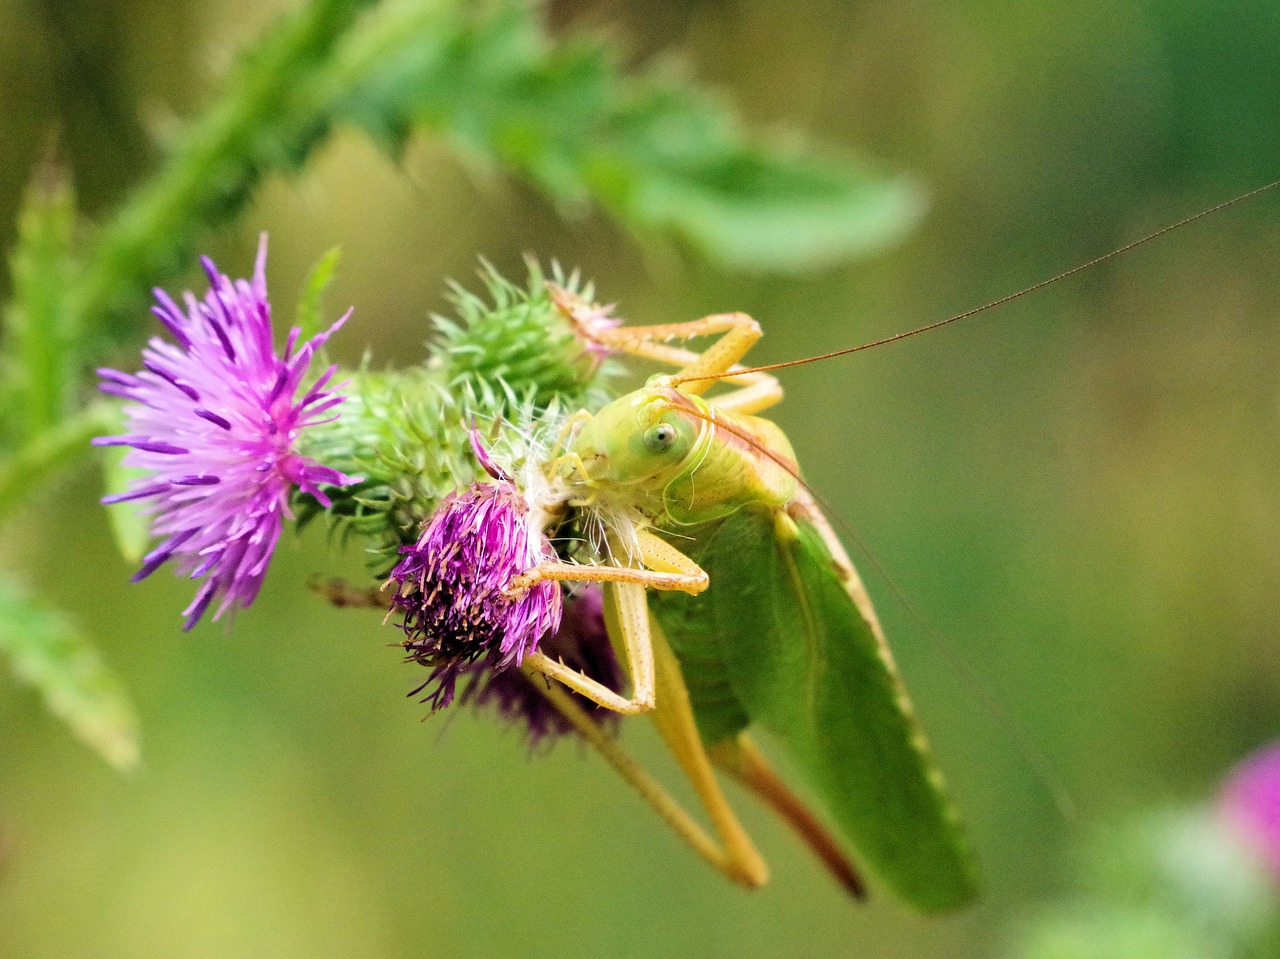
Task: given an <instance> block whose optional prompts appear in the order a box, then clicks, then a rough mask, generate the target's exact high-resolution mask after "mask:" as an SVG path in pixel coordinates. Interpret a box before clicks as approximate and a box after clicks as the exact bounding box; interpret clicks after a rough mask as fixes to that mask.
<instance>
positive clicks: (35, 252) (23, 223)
mask: <svg viewBox="0 0 1280 959" xmlns="http://www.w3.org/2000/svg"><path fill="white" fill-rule="evenodd" d="M75 223H76V210H75V196H74V194H73V193H72V190H71V184H70V181H69V180H68V178H67V175H66V171H65V170H64V169H63V168H62V166H61V165H60V164H59V163H58V162H57V161H56V160H54V159H52V158H48V159H46V160H44V161H43V162H42V163H41V164H40V165H39V167H38V168H37V170H36V172H35V175H34V177H33V178H32V181H31V184H30V185H29V186H28V187H27V190H26V193H25V194H24V196H23V200H22V207H21V210H20V211H19V213H18V242H17V246H16V248H15V249H14V252H13V255H12V256H11V257H10V260H9V268H10V271H11V275H12V278H13V301H12V302H11V303H10V304H9V308H8V309H7V310H6V313H5V319H6V327H7V338H6V344H5V345H6V350H7V353H8V357H7V364H6V365H7V366H8V367H9V370H8V372H9V374H10V375H11V377H12V380H13V384H14V385H13V387H12V389H13V397H14V402H13V417H12V420H11V421H10V420H9V418H8V417H6V421H7V422H11V424H12V428H13V431H14V434H15V435H13V436H11V437H10V439H11V440H17V439H19V438H20V439H24V440H28V441H30V440H34V439H36V438H38V437H39V436H40V435H41V434H42V433H43V432H45V431H47V430H49V429H51V428H52V427H54V426H55V425H56V424H57V423H59V422H60V421H61V420H62V418H63V417H64V416H65V415H66V414H67V412H68V410H69V409H70V406H71V400H72V387H73V385H74V383H75V373H76V359H75V356H74V350H75V348H76V346H77V345H78V344H77V342H76V336H75V329H74V327H73V320H72V316H71V311H70V309H69V306H68V302H67V295H68V291H69V290H70V289H71V285H72V280H73V277H74V276H75V268H74V264H73V261H72V239H73V235H74V231H75Z"/></svg>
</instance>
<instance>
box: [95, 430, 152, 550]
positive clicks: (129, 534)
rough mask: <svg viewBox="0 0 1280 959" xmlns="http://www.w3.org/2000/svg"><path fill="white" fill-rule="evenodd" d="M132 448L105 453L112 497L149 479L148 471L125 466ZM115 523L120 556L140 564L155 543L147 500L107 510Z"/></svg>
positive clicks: (105, 472)
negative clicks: (139, 480) (152, 536)
mask: <svg viewBox="0 0 1280 959" xmlns="http://www.w3.org/2000/svg"><path fill="white" fill-rule="evenodd" d="M129 452H130V451H129V449H128V447H124V446H109V447H107V448H105V449H104V450H102V478H103V487H104V490H105V492H106V494H107V495H108V496H114V495H116V494H118V493H124V492H126V491H127V490H129V489H130V488H131V487H132V486H133V485H134V483H135V481H136V480H137V479H139V478H140V477H142V476H146V475H147V471H146V470H141V469H137V468H136V467H129V466H125V465H124V458H125V457H126V456H128V455H129ZM107 518H108V519H109V520H110V521H111V533H112V535H113V536H114V538H115V541H116V547H117V548H118V549H119V550H120V555H121V556H123V557H124V558H125V561H126V562H129V563H140V562H142V557H143V556H144V555H146V552H147V547H148V546H149V545H150V543H151V518H150V517H149V516H148V515H147V513H146V501H145V500H125V501H123V502H120V503H112V504H111V505H110V506H108V507H107Z"/></svg>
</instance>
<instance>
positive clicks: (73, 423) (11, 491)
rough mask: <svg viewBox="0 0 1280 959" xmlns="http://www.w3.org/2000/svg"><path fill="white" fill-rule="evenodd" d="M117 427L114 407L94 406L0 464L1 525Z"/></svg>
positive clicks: (95, 404)
mask: <svg viewBox="0 0 1280 959" xmlns="http://www.w3.org/2000/svg"><path fill="white" fill-rule="evenodd" d="M117 426H118V423H117V414H116V413H115V411H114V410H112V409H111V407H109V406H108V405H107V404H105V403H91V404H90V405H89V406H87V407H86V408H85V409H84V410H82V411H81V412H80V413H79V414H77V415H76V416H73V417H71V418H70V419H67V420H64V421H63V422H62V423H61V424H60V425H58V426H57V427H56V428H55V429H53V430H50V431H49V432H47V433H44V434H42V435H41V436H40V437H39V438H38V439H36V440H33V441H32V442H30V443H28V444H27V445H26V446H24V447H22V448H20V449H19V450H18V451H17V452H16V453H14V455H13V457H12V458H11V459H9V461H8V462H6V463H0V523H3V522H4V521H5V520H6V519H7V518H8V517H9V516H10V515H11V514H12V513H13V512H14V510H16V509H17V508H18V507H19V506H21V505H22V504H23V503H24V502H25V501H26V500H27V499H28V498H29V497H30V496H31V494H32V493H34V492H35V491H37V490H39V489H40V488H41V487H42V485H43V484H44V482H45V481H46V480H47V479H48V478H49V477H50V475H51V474H53V473H54V472H55V471H57V470H59V469H61V468H62V467H65V466H67V465H68V464H70V463H71V462H73V461H74V460H75V459H77V458H78V457H80V456H83V455H85V454H86V453H88V452H89V451H90V449H91V448H92V447H91V446H90V445H89V441H90V440H91V439H93V438H94V437H95V436H99V435H101V434H104V433H109V432H111V431H112V430H113V429H115V428H116V427H117Z"/></svg>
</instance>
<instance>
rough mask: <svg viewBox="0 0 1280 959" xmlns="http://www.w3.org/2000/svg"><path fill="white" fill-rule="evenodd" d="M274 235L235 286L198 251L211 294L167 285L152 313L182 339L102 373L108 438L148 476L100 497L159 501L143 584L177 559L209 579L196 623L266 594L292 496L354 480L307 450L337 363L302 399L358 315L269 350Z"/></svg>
mask: <svg viewBox="0 0 1280 959" xmlns="http://www.w3.org/2000/svg"><path fill="white" fill-rule="evenodd" d="M266 257H267V238H266V235H265V234H263V236H262V240H261V242H260V244H259V247H258V257H257V262H256V264H255V267H254V273H253V280H252V281H251V282H246V281H245V280H235V281H232V280H231V279H230V278H229V277H227V276H224V275H223V274H221V273H219V272H218V270H217V267H215V266H214V264H213V261H212V260H210V259H209V258H208V257H202V258H201V264H202V265H203V266H204V270H205V272H206V273H207V274H208V276H209V284H210V288H209V292H208V293H207V294H206V295H205V298H204V300H203V301H200V300H197V299H196V298H195V296H194V295H193V294H191V293H187V294H186V296H185V302H186V312H183V310H181V309H180V308H179V307H178V305H177V304H176V303H175V302H174V301H173V300H172V299H171V298H170V297H169V296H168V294H166V293H165V292H164V291H163V290H160V289H157V290H156V291H155V296H156V300H157V303H158V305H157V306H153V307H152V308H151V309H152V312H153V313H154V314H155V315H156V317H157V318H158V319H159V320H160V322H161V323H163V324H164V325H165V327H166V328H167V329H168V330H169V332H170V334H172V336H173V338H174V340H175V341H176V342H175V343H167V342H165V341H164V340H161V339H159V338H158V337H157V338H153V339H152V340H151V341H150V342H149V343H148V344H147V346H146V347H145V348H144V349H143V351H142V361H143V367H144V369H143V370H142V371H141V372H139V373H136V374H133V375H130V374H128V373H121V372H119V371H118V370H110V369H102V370H99V371H98V373H99V375H100V376H101V377H102V379H103V382H102V384H101V386H100V389H101V390H102V391H103V392H104V393H110V394H112V395H115V396H121V397H124V398H125V399H127V400H129V401H130V402H129V403H127V404H126V405H125V408H124V410H125V415H126V417H127V418H128V422H129V432H128V433H127V434H125V435H124V436H104V437H99V438H97V439H95V440H94V441H93V442H94V444H95V445H98V446H129V447H132V450H131V451H130V452H129V454H128V455H127V456H126V457H125V460H124V462H125V465H126V466H132V467H139V468H142V469H145V470H147V471H149V473H150V475H149V476H148V477H147V478H145V479H143V480H141V481H139V482H138V483H136V484H135V485H134V487H133V488H132V489H130V490H129V491H128V492H126V493H120V494H117V495H115V496H107V497H105V498H104V499H103V500H102V502H104V503H119V502H123V501H125V500H135V499H150V500H151V501H152V502H151V504H150V506H149V507H148V511H149V512H150V513H151V515H152V516H153V519H152V524H151V532H152V534H153V535H155V536H158V537H163V538H164V541H163V542H162V543H161V544H160V545H159V546H158V547H156V548H155V549H154V550H152V551H151V552H150V553H149V554H148V555H147V556H146V557H145V558H144V559H143V563H142V568H141V569H139V570H138V572H137V573H136V574H135V575H134V577H133V582H137V581H139V580H141V579H145V578H146V577H147V576H150V575H151V574H152V573H153V572H155V571H156V569H158V568H159V567H160V566H161V565H163V564H164V563H165V562H166V561H167V560H169V559H174V560H175V561H176V563H177V569H178V571H179V572H181V573H185V574H188V575H189V576H190V577H191V578H192V579H196V578H199V577H201V576H204V577H207V578H206V579H205V581H204V583H203V584H202V585H201V587H200V589H199V590H198V591H197V593H196V596H195V599H194V600H192V602H191V605H190V606H188V607H187V608H186V609H185V610H184V611H183V614H184V615H185V616H186V623H185V625H184V626H183V628H184V629H191V628H192V627H193V626H194V625H195V624H196V623H197V622H198V621H199V620H200V617H201V616H203V615H204V613H205V611H206V610H207V609H208V608H209V606H210V605H211V604H212V603H213V602H214V601H215V600H220V602H219V603H218V607H217V610H216V611H215V612H214V614H213V618H214V619H217V618H218V617H219V616H221V615H222V614H223V613H224V612H225V611H226V610H227V609H228V608H229V607H230V606H232V605H233V604H239V605H240V606H241V607H248V606H249V605H250V604H251V603H252V602H253V600H254V598H255V597H256V596H257V595H258V590H259V589H260V588H261V586H262V581H263V578H264V577H265V576H266V572H267V565H268V564H269V563H270V561H271V554H272V552H273V551H274V549H275V545H276V541H277V540H278V539H279V538H280V531H281V527H282V525H283V521H284V519H285V518H286V517H288V516H289V515H290V514H289V508H288V500H289V495H290V493H291V492H292V491H293V490H294V488H295V487H296V488H298V489H301V490H302V491H303V492H305V493H309V494H310V495H312V496H314V497H315V498H316V499H317V500H319V501H320V502H321V503H322V504H324V505H325V506H328V505H329V498H328V497H327V496H326V495H325V494H324V491H323V490H322V489H321V485H322V484H328V485H333V486H344V485H347V484H348V483H352V482H355V480H353V479H352V478H350V477H348V476H345V475H344V474H342V473H340V472H338V471H337V470H334V469H329V468H328V467H325V466H321V465H320V464H318V463H316V462H314V461H313V460H310V459H308V458H306V457H304V456H302V455H300V454H299V453H298V447H297V440H298V435H299V433H300V432H301V431H302V430H303V429H305V428H306V427H308V426H312V425H315V424H316V423H321V422H330V421H331V420H332V419H333V417H332V416H329V417H327V418H326V414H328V413H330V411H331V410H333V408H334V407H335V406H337V405H338V404H339V403H341V402H342V397H341V396H338V395H336V394H335V393H334V387H332V386H331V385H330V380H331V379H332V377H333V374H334V371H335V369H336V367H330V368H329V369H328V370H326V371H325V372H324V373H323V374H322V375H321V376H320V378H319V379H318V380H316V381H315V383H314V384H313V385H312V386H311V387H310V388H309V389H307V390H306V391H305V392H303V394H302V395H301V397H299V396H298V392H299V390H300V389H301V387H302V385H303V381H304V379H305V377H306V375H307V368H308V366H309V365H310V363H311V359H312V356H313V355H314V354H315V352H316V350H318V349H319V348H320V347H321V346H322V345H323V344H324V342H325V341H326V340H327V339H328V338H329V336H330V335H331V334H332V333H333V332H334V331H335V330H337V329H338V327H340V326H341V325H342V324H343V323H344V322H345V321H346V319H347V316H349V315H350V312H348V313H347V315H346V316H343V317H342V319H340V320H338V322H337V323H335V324H334V325H333V326H332V327H330V328H329V329H328V330H327V331H325V332H324V333H321V334H319V335H318V336H315V337H313V338H312V339H310V340H308V341H307V342H306V343H303V344H301V345H299V343H298V339H299V337H300V336H301V332H300V331H299V330H298V329H297V328H296V327H295V328H294V329H293V330H291V331H290V333H289V337H288V340H287V341H286V343H285V348H284V354H283V355H282V356H281V355H278V354H277V353H276V352H275V349H274V347H273V345H272V327H271V306H270V304H269V303H268V302H267V283H266V276H265V272H264V270H265V267H266Z"/></svg>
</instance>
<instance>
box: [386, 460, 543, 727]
mask: <svg viewBox="0 0 1280 959" xmlns="http://www.w3.org/2000/svg"><path fill="white" fill-rule="evenodd" d="M400 552H401V553H403V554H404V558H403V559H402V560H401V561H400V562H399V563H398V564H397V565H396V567H395V569H393V570H392V571H391V581H394V582H395V583H396V586H397V589H396V595H395V596H394V597H392V601H391V609H392V612H393V613H399V614H400V616H401V623H400V626H401V628H402V629H403V630H404V632H405V636H406V637H407V638H406V640H405V641H404V643H403V646H404V647H405V649H407V650H408V651H409V657H410V658H411V659H413V660H415V661H417V662H420V663H422V664H423V665H425V666H429V667H431V675H430V676H428V677H427V680H426V682H424V683H423V684H422V685H421V686H419V687H418V688H417V689H416V690H414V693H418V692H421V691H423V690H425V689H428V688H430V687H432V686H434V689H433V690H431V691H430V692H429V693H428V695H427V696H426V697H425V698H424V700H423V701H424V702H429V703H431V707H432V709H433V710H436V709H442V708H443V707H445V706H448V705H449V703H450V702H451V701H452V700H453V694H454V687H455V685H456V684H457V681H458V678H459V677H460V676H462V675H463V674H465V673H466V672H468V671H469V668H470V667H472V666H474V665H475V664H476V663H478V662H479V661H480V660H481V659H484V660H485V662H486V663H487V665H488V666H490V667H491V668H493V669H495V670H505V669H509V668H511V667H513V666H519V665H520V663H521V661H522V660H523V659H524V656H525V654H526V653H528V652H531V651H532V650H534V649H537V647H538V643H539V641H540V640H541V639H542V637H543V636H544V635H546V634H547V633H551V632H554V631H555V630H556V629H558V628H559V626H560V616H561V600H560V586H559V585H558V584H557V583H554V582H550V581H546V580H543V581H540V582H537V583H535V584H534V585H533V586H532V587H531V588H530V589H529V590H528V591H527V592H525V593H524V594H523V595H522V596H519V597H515V598H513V597H511V596H509V595H508V594H507V593H506V589H507V586H508V585H509V584H510V583H511V580H512V579H513V578H514V577H516V576H518V575H519V574H521V573H523V572H526V571H527V570H529V569H532V568H533V567H534V566H537V565H538V563H539V562H541V561H542V560H543V559H555V551H554V550H553V549H552V547H551V543H550V541H548V540H547V538H546V537H545V536H544V535H543V533H542V529H541V528H540V527H539V526H538V524H537V522H536V520H535V519H534V517H533V515H532V513H531V510H530V508H529V504H528V502H527V501H526V500H525V497H524V496H522V495H521V493H520V491H519V490H518V489H517V488H516V486H515V484H514V483H512V482H511V481H510V480H507V479H502V480H498V481H496V482H492V483H477V484H475V485H474V486H472V487H471V488H469V489H467V490H465V491H463V492H461V493H453V494H451V495H450V496H449V497H448V498H447V499H446V500H445V501H444V502H443V503H442V504H441V505H440V507H439V508H438V509H437V510H436V511H435V513H433V514H432V516H431V519H430V520H429V521H428V522H427V523H426V525H425V526H424V527H423V531H422V535H421V536H420V537H419V538H418V541H417V543H415V544H414V545H412V546H402V547H401V548H400ZM411 695H412V694H411Z"/></svg>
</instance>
